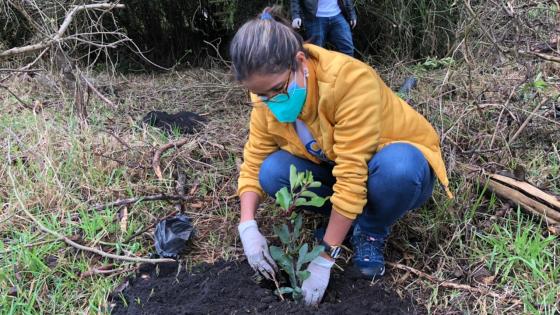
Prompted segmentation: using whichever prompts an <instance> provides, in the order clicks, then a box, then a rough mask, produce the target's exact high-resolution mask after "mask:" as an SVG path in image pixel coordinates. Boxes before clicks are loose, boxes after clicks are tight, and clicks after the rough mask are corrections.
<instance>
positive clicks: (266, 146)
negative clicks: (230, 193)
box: [237, 94, 278, 198]
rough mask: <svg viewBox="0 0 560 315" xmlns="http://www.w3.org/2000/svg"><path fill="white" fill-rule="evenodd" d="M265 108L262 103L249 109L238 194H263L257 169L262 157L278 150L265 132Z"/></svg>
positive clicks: (254, 99) (264, 157) (254, 98)
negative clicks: (248, 192)
mask: <svg viewBox="0 0 560 315" xmlns="http://www.w3.org/2000/svg"><path fill="white" fill-rule="evenodd" d="M251 99H252V101H253V102H255V101H257V100H256V96H254V95H252V94H251ZM265 110H266V108H264V107H263V105H255V107H254V108H253V110H252V111H251V119H250V123H249V140H248V141H247V143H245V148H244V149H243V164H241V169H240V172H239V179H238V185H237V195H238V196H241V194H243V193H244V192H247V191H253V192H256V193H257V194H258V195H259V196H260V197H261V198H262V197H263V196H264V192H263V190H262V188H261V185H260V184H259V170H260V167H261V164H262V162H263V161H264V159H266V157H267V156H269V155H270V154H271V153H273V152H275V151H277V150H278V145H277V144H276V142H275V141H274V139H273V138H272V137H271V136H270V134H268V132H267V122H266V115H265V114H266V113H265Z"/></svg>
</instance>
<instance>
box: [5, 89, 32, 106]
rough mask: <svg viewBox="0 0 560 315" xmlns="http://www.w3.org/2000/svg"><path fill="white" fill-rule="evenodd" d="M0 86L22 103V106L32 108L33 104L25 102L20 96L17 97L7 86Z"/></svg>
mask: <svg viewBox="0 0 560 315" xmlns="http://www.w3.org/2000/svg"><path fill="white" fill-rule="evenodd" d="M0 88H3V89H5V90H6V91H8V93H10V94H12V96H13V97H15V98H16V100H17V101H18V102H20V103H21V104H22V105H23V107H25V108H27V109H31V110H33V106H31V105H29V104H27V103H26V102H25V101H24V100H22V99H21V98H19V97H18V96H17V95H16V94H15V93H14V92H12V91H11V90H10V89H9V88H8V87H7V86H5V85H2V84H0Z"/></svg>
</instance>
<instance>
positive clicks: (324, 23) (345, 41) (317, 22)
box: [303, 13, 354, 56]
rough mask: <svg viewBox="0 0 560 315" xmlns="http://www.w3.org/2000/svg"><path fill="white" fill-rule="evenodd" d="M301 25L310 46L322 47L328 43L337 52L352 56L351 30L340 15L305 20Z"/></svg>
mask: <svg viewBox="0 0 560 315" xmlns="http://www.w3.org/2000/svg"><path fill="white" fill-rule="evenodd" d="M303 23H304V24H303V26H304V27H305V32H306V34H307V39H308V40H309V41H310V42H311V43H312V44H315V45H317V46H321V47H323V46H324V45H325V42H326V41H329V42H330V43H331V44H333V45H334V46H335V47H336V49H337V50H338V51H340V52H342V53H345V54H347V55H349V56H354V43H353V42H352V30H351V29H350V24H349V23H348V21H346V19H345V18H344V15H342V13H340V14H339V15H335V16H331V17H314V18H312V19H310V18H305V19H304V21H303Z"/></svg>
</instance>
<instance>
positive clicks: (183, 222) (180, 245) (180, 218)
mask: <svg viewBox="0 0 560 315" xmlns="http://www.w3.org/2000/svg"><path fill="white" fill-rule="evenodd" d="M193 232H194V227H193V225H192V223H191V218H189V217H188V216H187V215H185V214H178V215H176V216H175V217H173V218H168V219H165V220H163V221H160V222H158V224H157V225H156V232H155V238H156V252H157V254H158V255H159V256H161V257H167V258H176V257H177V256H178V255H179V254H180V253H181V252H183V250H185V247H186V246H187V241H188V240H189V238H190V237H191V235H192V234H193Z"/></svg>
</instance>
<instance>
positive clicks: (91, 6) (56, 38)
mask: <svg viewBox="0 0 560 315" xmlns="http://www.w3.org/2000/svg"><path fill="white" fill-rule="evenodd" d="M113 8H118V9H123V8H125V5H124V4H114V3H96V4H86V5H77V6H74V8H72V10H70V11H69V12H68V13H67V14H66V17H65V18H64V21H63V22H62V24H61V25H60V28H59V29H58V31H57V32H56V33H55V34H54V36H52V37H51V38H50V39H48V40H45V41H42V42H40V43H38V44H33V45H27V46H22V47H14V48H11V49H8V50H5V51H3V52H0V59H3V58H6V57H10V56H13V55H17V54H22V53H28V52H31V51H35V50H39V49H43V48H46V47H48V46H50V45H51V44H53V43H56V42H59V41H61V40H63V39H64V38H63V37H62V36H63V35H64V33H65V32H66V30H67V29H68V26H70V23H71V22H72V20H73V18H74V15H76V13H78V12H80V11H83V10H89V9H109V10H111V9H113Z"/></svg>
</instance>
